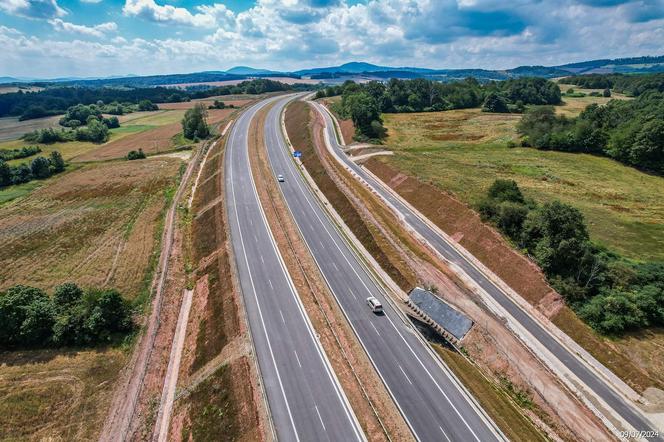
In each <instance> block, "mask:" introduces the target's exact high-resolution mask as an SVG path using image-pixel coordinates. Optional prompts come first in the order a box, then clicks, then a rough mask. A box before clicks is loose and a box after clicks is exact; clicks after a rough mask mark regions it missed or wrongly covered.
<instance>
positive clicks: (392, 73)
mask: <svg viewBox="0 0 664 442" xmlns="http://www.w3.org/2000/svg"><path fill="white" fill-rule="evenodd" d="M650 72H664V55H661V56H655V57H652V56H644V57H631V58H617V59H613V60H612V59H599V60H589V61H581V62H577V63H568V64H564V65H560V66H519V67H516V68H512V69H503V70H491V69H428V68H418V67H390V66H379V65H375V64H371V63H366V62H361V61H353V62H350V63H345V64H342V65H339V66H328V67H314V68H309V69H302V70H299V71H294V72H277V71H272V70H269V69H261V68H254V67H250V66H235V67H233V68H231V69H229V70H227V71H206V72H194V73H188V74H169V75H148V76H125V77H107V78H56V79H49V80H36V79H25V78H15V77H0V84H8V83H30V84H37V85H39V86H44V85H45V84H47V83H58V84H62V85H70V86H90V87H102V86H110V87H124V86H127V87H151V86H162V85H173V84H195V83H212V82H219V81H228V80H245V79H249V78H254V77H270V76H272V77H291V78H302V77H307V78H311V79H317V80H321V81H324V82H340V81H345V80H365V81H366V80H387V79H390V78H403V79H409V78H428V79H431V80H438V81H453V80H459V79H463V78H466V77H474V78H476V79H478V80H480V81H491V80H496V81H499V80H506V79H509V78H518V77H545V78H554V77H564V76H568V75H572V74H594V73H625V74H629V73H650Z"/></svg>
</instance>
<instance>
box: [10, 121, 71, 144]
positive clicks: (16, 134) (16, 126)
mask: <svg viewBox="0 0 664 442" xmlns="http://www.w3.org/2000/svg"><path fill="white" fill-rule="evenodd" d="M61 116H62V115H56V116H53V117H44V118H35V119H33V120H26V121H19V120H18V117H6V118H0V141H8V140H17V139H19V138H21V137H22V136H23V135H25V134H27V133H28V132H32V131H33V130H37V129H45V128H47V127H58V126H59V125H58V121H59V120H60V117H61Z"/></svg>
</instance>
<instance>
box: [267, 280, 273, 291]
mask: <svg viewBox="0 0 664 442" xmlns="http://www.w3.org/2000/svg"><path fill="white" fill-rule="evenodd" d="M267 282H269V283H270V288H271V289H272V290H274V286H273V285H272V280H271V279H270V278H268V279H267Z"/></svg>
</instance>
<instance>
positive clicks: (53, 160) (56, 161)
mask: <svg viewBox="0 0 664 442" xmlns="http://www.w3.org/2000/svg"><path fill="white" fill-rule="evenodd" d="M49 163H50V166H51V170H52V172H53V173H60V172H62V171H64V170H65V167H66V165H65V160H64V159H63V158H62V155H60V152H58V151H57V150H54V151H53V152H51V155H50V158H49Z"/></svg>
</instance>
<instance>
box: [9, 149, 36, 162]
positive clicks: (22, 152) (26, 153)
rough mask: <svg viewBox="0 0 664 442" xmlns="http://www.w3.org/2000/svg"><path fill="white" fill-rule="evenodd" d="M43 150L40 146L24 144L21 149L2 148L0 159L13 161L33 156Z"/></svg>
mask: <svg viewBox="0 0 664 442" xmlns="http://www.w3.org/2000/svg"><path fill="white" fill-rule="evenodd" d="M39 152H41V148H40V147H39V146H23V147H21V148H20V149H0V160H3V161H11V160H17V159H20V158H27V157H31V156H33V155H35V154H38V153H39Z"/></svg>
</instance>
